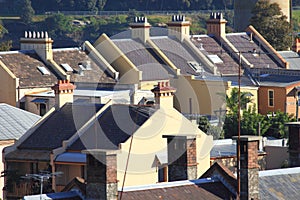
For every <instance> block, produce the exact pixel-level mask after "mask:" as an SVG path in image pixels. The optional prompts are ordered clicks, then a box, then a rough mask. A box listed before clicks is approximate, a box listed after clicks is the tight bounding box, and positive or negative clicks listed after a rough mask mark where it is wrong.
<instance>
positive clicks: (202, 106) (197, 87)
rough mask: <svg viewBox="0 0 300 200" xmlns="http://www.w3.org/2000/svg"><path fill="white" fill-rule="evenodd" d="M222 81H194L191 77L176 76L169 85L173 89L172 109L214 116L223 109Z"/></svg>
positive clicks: (223, 89) (223, 84) (224, 84)
mask: <svg viewBox="0 0 300 200" xmlns="http://www.w3.org/2000/svg"><path fill="white" fill-rule="evenodd" d="M226 84H227V83H224V82H223V81H208V80H196V79H194V77H193V76H178V78H177V79H173V80H172V82H171V85H172V86H173V87H175V88H176V89H177V90H176V93H175V96H176V100H175V102H174V107H175V108H176V109H178V110H179V111H181V112H182V113H190V99H191V104H192V108H191V110H192V112H191V113H192V114H195V113H196V114H206V115H215V112H214V111H216V110H219V109H220V108H221V107H224V105H225V104H224V98H223V94H225V92H226V87H227V86H226Z"/></svg>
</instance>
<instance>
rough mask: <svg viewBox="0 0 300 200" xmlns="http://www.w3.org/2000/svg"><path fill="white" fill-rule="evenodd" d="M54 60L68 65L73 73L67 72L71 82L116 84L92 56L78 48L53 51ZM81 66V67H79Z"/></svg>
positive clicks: (60, 64)
mask: <svg viewBox="0 0 300 200" xmlns="http://www.w3.org/2000/svg"><path fill="white" fill-rule="evenodd" d="M53 59H54V61H55V62H56V63H57V64H58V65H59V66H61V68H62V69H63V70H65V69H64V68H63V66H62V65H64V64H68V65H69V66H70V67H71V68H72V69H73V72H71V71H70V72H68V71H66V70H65V71H66V73H67V74H69V75H70V76H71V80H70V81H71V82H75V83H76V82H83V83H115V82H116V81H115V80H114V79H113V77H111V76H110V75H109V74H108V73H106V72H105V69H103V67H104V66H99V65H98V64H97V63H95V62H94V60H93V59H92V57H91V56H89V55H88V54H87V53H86V52H85V51H82V50H80V49H78V48H69V49H53ZM79 65H81V67H80V66H79Z"/></svg>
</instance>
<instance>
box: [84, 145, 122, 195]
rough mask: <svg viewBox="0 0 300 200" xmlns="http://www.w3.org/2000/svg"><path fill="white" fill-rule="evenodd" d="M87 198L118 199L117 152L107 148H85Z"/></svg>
mask: <svg viewBox="0 0 300 200" xmlns="http://www.w3.org/2000/svg"><path fill="white" fill-rule="evenodd" d="M83 153H86V154H87V155H86V166H87V167H86V170H87V180H86V182H87V185H86V199H87V200H117V199H118V182H117V153H116V151H106V150H98V149H96V150H85V151H83Z"/></svg>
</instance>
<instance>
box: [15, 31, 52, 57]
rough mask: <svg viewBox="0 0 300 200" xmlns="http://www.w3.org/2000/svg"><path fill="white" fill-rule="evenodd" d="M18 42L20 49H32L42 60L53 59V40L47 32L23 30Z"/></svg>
mask: <svg viewBox="0 0 300 200" xmlns="http://www.w3.org/2000/svg"><path fill="white" fill-rule="evenodd" d="M20 43H21V50H34V51H35V52H36V53H37V54H38V55H39V57H40V58H41V59H42V60H43V61H44V62H46V61H47V60H52V59H53V53H52V43H53V40H52V39H51V38H49V37H48V33H47V32H43V31H42V32H35V31H33V32H31V31H28V32H27V31H25V35H24V37H22V38H21V39H20Z"/></svg>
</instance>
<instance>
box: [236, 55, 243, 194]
mask: <svg viewBox="0 0 300 200" xmlns="http://www.w3.org/2000/svg"><path fill="white" fill-rule="evenodd" d="M241 62H242V59H241V52H240V51H239V74H238V84H239V89H238V139H237V170H236V171H237V199H240V195H241V177H240V168H241V166H240V155H241V152H240V145H241V144H240V137H241V67H242V66H241Z"/></svg>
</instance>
